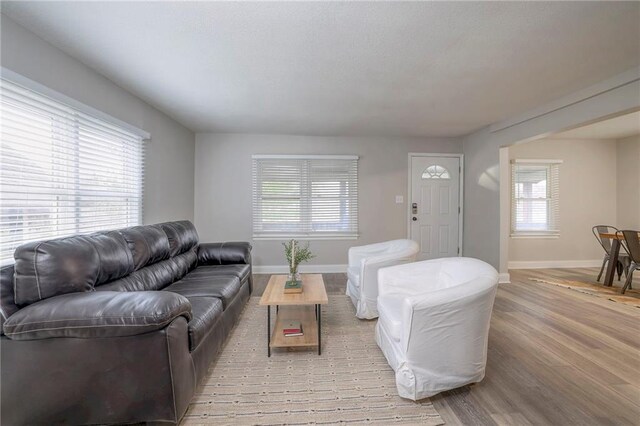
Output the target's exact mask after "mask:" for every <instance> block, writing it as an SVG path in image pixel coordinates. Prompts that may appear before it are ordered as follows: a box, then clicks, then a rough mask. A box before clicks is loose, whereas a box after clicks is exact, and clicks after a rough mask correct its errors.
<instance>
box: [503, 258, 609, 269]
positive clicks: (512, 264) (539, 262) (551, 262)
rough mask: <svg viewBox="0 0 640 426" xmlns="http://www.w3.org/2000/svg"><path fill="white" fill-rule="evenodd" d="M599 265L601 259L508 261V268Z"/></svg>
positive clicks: (586, 266)
mask: <svg viewBox="0 0 640 426" xmlns="http://www.w3.org/2000/svg"><path fill="white" fill-rule="evenodd" d="M599 266H602V259H597V260H536V261H523V262H517V261H514V262H509V269H550V268H594V267H599Z"/></svg>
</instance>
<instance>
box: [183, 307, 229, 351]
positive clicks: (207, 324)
mask: <svg viewBox="0 0 640 426" xmlns="http://www.w3.org/2000/svg"><path fill="white" fill-rule="evenodd" d="M188 299H189V302H190V303H191V321H189V324H188V327H189V351H190V352H192V351H194V350H195V349H196V348H197V347H198V345H200V343H201V342H202V341H203V340H204V339H205V337H206V336H207V335H208V334H209V333H210V332H211V331H212V330H213V328H214V327H215V326H216V323H217V322H218V321H219V320H220V318H222V311H223V307H222V301H221V300H220V299H218V298H215V297H189V298H188ZM219 326H221V325H219Z"/></svg>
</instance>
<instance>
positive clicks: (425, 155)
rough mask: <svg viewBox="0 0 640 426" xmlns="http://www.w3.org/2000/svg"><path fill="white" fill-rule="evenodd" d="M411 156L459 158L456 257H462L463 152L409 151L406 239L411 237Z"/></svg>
mask: <svg viewBox="0 0 640 426" xmlns="http://www.w3.org/2000/svg"><path fill="white" fill-rule="evenodd" d="M413 157H451V158H459V159H460V189H459V194H458V203H459V206H460V214H458V247H460V253H458V257H462V255H463V254H462V253H463V251H464V249H463V247H462V242H463V238H462V234H463V232H464V227H463V224H464V154H443V153H426V152H410V153H409V160H408V167H407V169H408V170H407V177H408V182H407V188H408V192H407V239H411V196H412V194H413V191H412V189H413V188H412V185H411V184H412V182H411V181H412V176H411V159H412V158H413Z"/></svg>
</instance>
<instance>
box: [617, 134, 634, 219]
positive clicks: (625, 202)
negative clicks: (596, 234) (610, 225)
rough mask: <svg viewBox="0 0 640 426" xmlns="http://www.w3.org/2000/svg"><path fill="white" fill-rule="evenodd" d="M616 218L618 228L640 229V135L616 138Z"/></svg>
mask: <svg viewBox="0 0 640 426" xmlns="http://www.w3.org/2000/svg"><path fill="white" fill-rule="evenodd" d="M617 175H618V181H617V185H616V187H617V189H618V190H617V196H618V197H617V198H618V202H617V206H618V207H617V212H618V215H617V220H616V224H617V226H618V227H619V228H620V229H640V135H636V136H631V137H628V138H625V139H619V140H618V174H617Z"/></svg>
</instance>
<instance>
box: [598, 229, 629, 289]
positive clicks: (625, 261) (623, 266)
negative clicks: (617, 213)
mask: <svg viewBox="0 0 640 426" xmlns="http://www.w3.org/2000/svg"><path fill="white" fill-rule="evenodd" d="M591 232H593V235H594V236H595V237H596V240H598V243H600V245H601V246H602V248H603V249H604V253H605V255H604V259H603V260H602V267H601V268H600V273H599V274H598V278H597V279H596V281H600V278H602V273H603V272H604V268H605V267H606V266H607V262H609V259H610V258H611V239H609V238H604V237H601V236H600V234H614V235H616V234H618V233H619V232H620V230H619V229H618V228H616V227H615V226H611V225H596V226H594V227H593V228H591ZM630 264H631V261H630V260H629V256H628V255H626V254H624V253H620V254H619V255H618V264H617V265H616V271H617V272H618V281H620V278H621V277H622V272H624V273H625V276H629V272H628V271H629V265H630Z"/></svg>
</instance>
